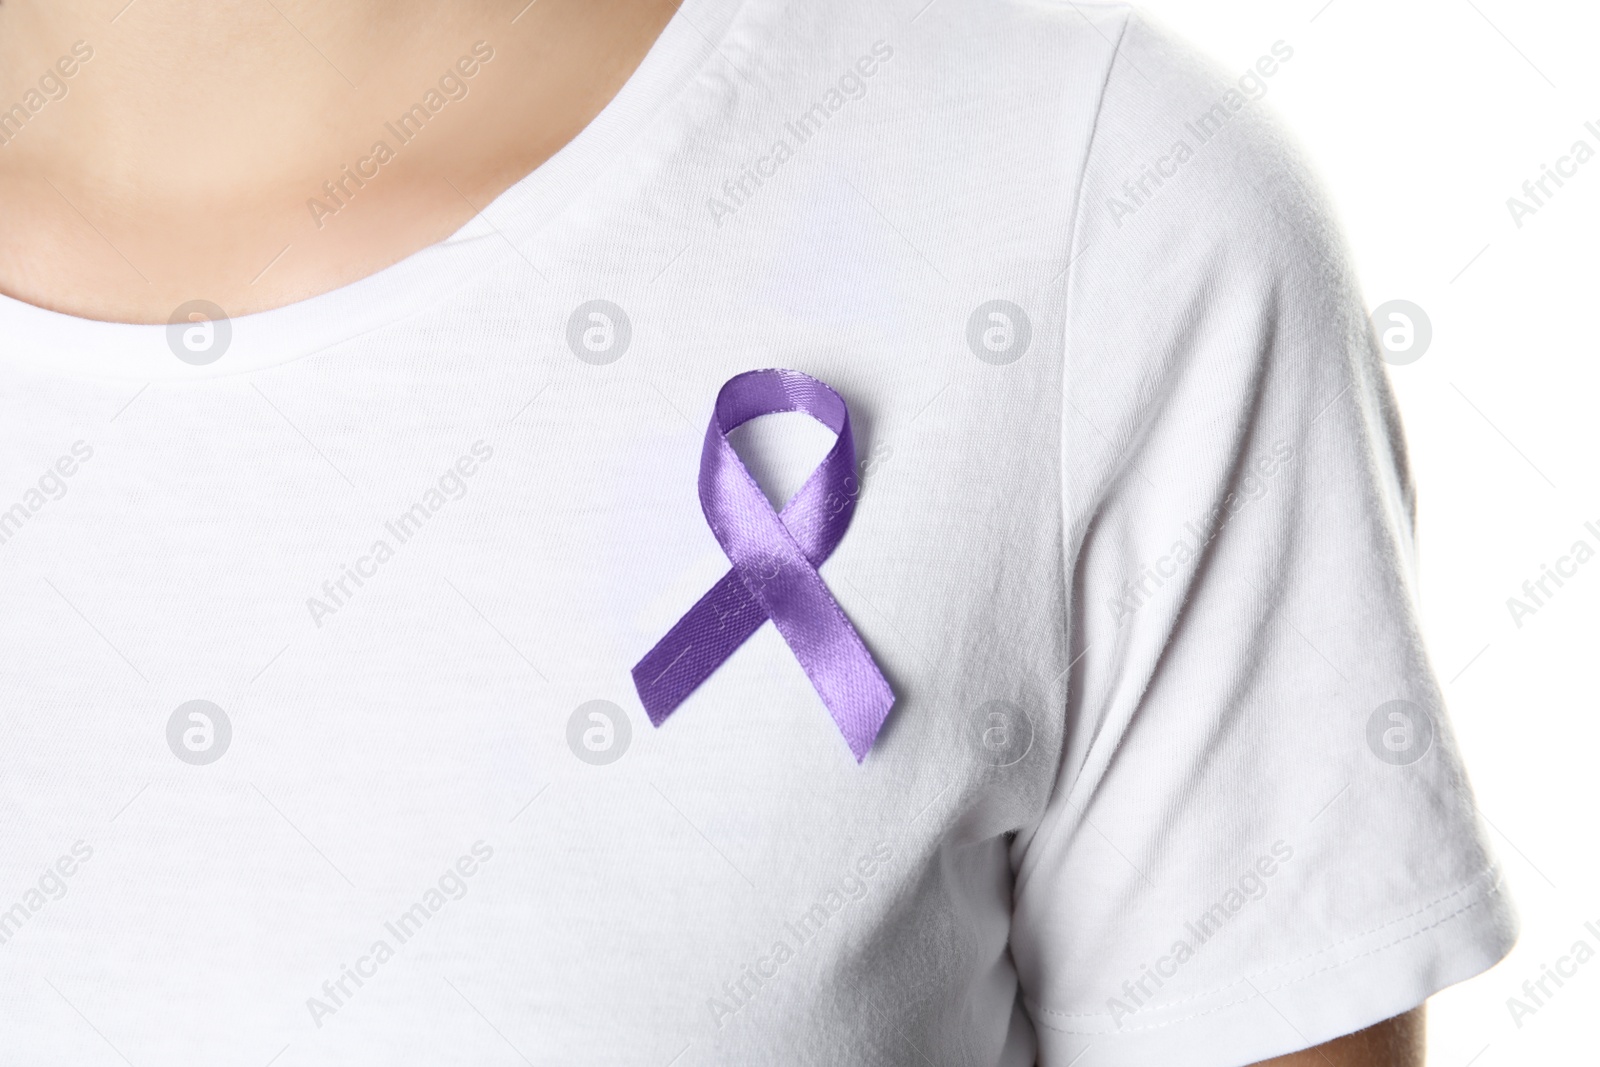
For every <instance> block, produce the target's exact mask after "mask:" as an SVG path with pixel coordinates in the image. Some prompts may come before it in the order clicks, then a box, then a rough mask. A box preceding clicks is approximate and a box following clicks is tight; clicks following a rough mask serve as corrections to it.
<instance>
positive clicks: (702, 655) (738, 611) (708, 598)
mask: <svg viewBox="0 0 1600 1067" xmlns="http://www.w3.org/2000/svg"><path fill="white" fill-rule="evenodd" d="M766 621H767V613H766V610H765V609H763V608H762V607H761V605H760V604H759V603H758V602H757V601H756V599H755V597H753V596H751V595H750V591H749V590H748V589H747V588H746V587H745V584H744V583H743V582H741V581H740V580H739V577H738V575H737V574H736V573H734V572H733V571H729V572H728V573H727V574H725V575H723V576H722V579H721V580H720V581H718V582H717V584H716V585H713V586H712V587H711V588H710V589H709V590H707V591H706V595H705V596H703V597H701V598H700V599H699V600H698V601H696V602H695V605H694V607H692V608H690V609H689V610H688V612H686V613H685V614H684V616H683V618H681V619H679V620H678V621H677V622H676V623H674V624H673V626H672V629H670V630H668V631H667V633H666V635H665V636H664V637H662V638H661V640H660V641H658V642H656V646H655V647H654V648H652V649H651V650H650V651H649V652H646V653H645V655H644V658H643V659H641V660H640V661H639V662H638V663H637V664H635V665H634V668H633V687H634V689H635V690H636V691H637V692H638V694H639V701H640V703H642V704H643V705H644V710H645V714H646V715H648V716H649V717H650V723H651V725H653V726H660V725H661V724H662V723H663V722H665V721H666V720H667V716H669V715H671V714H672V713H673V712H674V711H676V710H677V708H678V705H679V704H682V703H683V702H684V700H685V699H687V698H688V696H689V694H690V693H692V692H694V691H695V689H696V688H698V687H699V685H700V683H701V682H703V681H705V680H706V679H707V678H709V677H711V674H712V672H714V671H715V670H716V669H717V668H718V667H720V666H722V663H723V661H724V660H726V659H727V658H728V657H729V656H731V655H733V653H734V652H735V651H737V650H738V648H739V646H740V645H742V644H744V643H745V641H747V640H749V638H750V635H751V634H753V633H755V632H756V631H757V630H759V629H761V624H762V623H764V622H766Z"/></svg>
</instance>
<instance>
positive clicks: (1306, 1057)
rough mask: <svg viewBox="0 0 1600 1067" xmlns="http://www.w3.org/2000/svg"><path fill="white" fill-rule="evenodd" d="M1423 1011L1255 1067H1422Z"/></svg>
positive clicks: (1423, 1042)
mask: <svg viewBox="0 0 1600 1067" xmlns="http://www.w3.org/2000/svg"><path fill="white" fill-rule="evenodd" d="M1425 1011H1426V1008H1416V1009H1414V1010H1412V1011H1408V1012H1406V1013H1405V1014H1404V1015H1397V1016H1395V1017H1394V1018H1393V1019H1389V1020H1387V1021H1385V1022H1381V1023H1379V1024H1378V1025H1377V1026H1369V1027H1367V1028H1366V1029H1365V1030H1358V1031H1356V1032H1355V1033H1353V1034H1347V1035H1345V1036H1344V1037H1341V1038H1338V1039H1336V1040H1334V1041H1330V1042H1328V1043H1327V1044H1325V1045H1318V1046H1317V1047H1316V1048H1308V1049H1306V1050H1305V1051H1303V1052H1292V1053H1290V1054H1289V1055H1287V1056H1279V1057H1277V1058H1276V1059H1271V1060H1267V1061H1266V1062H1264V1063H1261V1064H1257V1065H1256V1067H1423V1062H1424V1058H1425V1049H1424V1045H1425V1038H1426V1034H1427V1027H1426V1020H1425V1016H1424V1013H1425Z"/></svg>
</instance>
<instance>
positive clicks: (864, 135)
mask: <svg viewBox="0 0 1600 1067" xmlns="http://www.w3.org/2000/svg"><path fill="white" fill-rule="evenodd" d="M918 6H919V5H916V4H912V5H898V6H897V7H896V8H894V9H891V8H890V7H888V6H885V5H875V4H854V3H847V2H845V0H827V2H821V3H811V4H782V3H776V2H773V0H688V2H687V3H685V5H684V6H683V9H682V10H681V12H680V13H679V14H678V16H677V17H676V18H675V19H674V20H673V22H672V24H671V25H670V26H669V27H668V29H667V30H666V32H665V34H664V35H663V36H662V38H661V40H660V41H659V43H658V44H657V45H656V46H655V48H654V50H653V51H652V52H651V53H650V55H649V56H648V58H647V59H646V60H645V62H644V64H643V66H642V67H641V68H640V69H639V71H638V72H637V74H636V75H635V76H634V77H633V79H632V80H631V81H630V82H629V83H628V84H627V85H626V87H625V88H624V89H623V90H622V92H621V94H620V95H619V96H618V97H617V98H616V100H615V101H614V102H613V103H612V104H611V105H610V106H609V107H607V108H606V109H605V111H604V112H603V113H602V114H601V115H600V116H599V117H598V118H597V119H596V121H595V122H594V123H593V124H592V125H591V126H590V127H589V128H587V129H586V130H585V131H584V132H583V133H582V134H581V135H580V136H579V137H578V138H577V139H576V140H575V141H574V142H572V144H570V145H569V146H567V147H566V148H565V149H564V150H562V151H561V152H560V153H559V154H558V155H557V156H556V157H555V158H554V159H553V160H551V161H550V163H548V164H547V165H546V166H544V167H541V168H540V169H539V170H538V171H537V172H536V173H534V174H532V175H530V176H529V177H528V178H527V179H526V180H524V181H523V182H521V183H520V184H518V185H517V186H515V187H514V188H512V189H511V190H509V191H508V192H507V193H505V195H503V196H502V197H500V198H499V199H498V200H496V201H495V202H494V203H493V204H492V205H491V206H490V207H489V208H488V209H487V210H486V211H485V212H484V214H483V215H482V216H481V217H480V218H478V219H476V220H474V221H473V222H472V223H471V224H469V225H468V226H466V227H465V228H464V229H462V230H461V232H460V233H458V234H457V235H456V236H454V237H452V238H451V239H450V240H448V241H445V242H443V243H442V244H439V245H437V246H435V247H432V248H428V249H426V250H424V251H421V252H419V253H417V254H416V255H414V256H412V257H410V258H408V259H406V260H404V261H403V262H401V263H399V264H397V265H395V266H394V267H391V268H389V269H387V270H384V271H382V272H381V273H379V274H377V275H375V276H374V277H371V278H368V279H366V280H364V281H362V282H359V283H357V284H354V285H351V286H348V287H346V288H343V289H340V290H338V291H336V292H332V293H328V294H325V295H323V296H319V297H316V298H314V299H311V300H307V301H305V302H304V303H301V304H296V305H293V306H290V307H286V308H281V309H278V310H274V311H269V312H265V313H262V314H258V315H250V316H245V317H241V318H237V319H234V320H232V321H231V322H225V323H214V324H212V325H210V326H207V325H205V324H204V323H198V324H196V323H191V322H188V321H186V320H180V322H179V325H178V326H176V327H173V328H172V329H171V330H169V329H168V328H166V327H163V326H128V325H112V324H104V323H98V322H89V321H83V320H78V319H74V318H70V317H67V316H62V315H58V314H54V313H49V312H45V311H41V310H39V309H37V308H33V307H29V306H25V305H22V304H20V303H18V302H16V301H10V300H0V337H3V344H0V602H3V603H4V604H5V611H4V612H0V649H3V663H4V669H3V671H0V709H3V710H0V715H3V719H4V727H5V729H4V744H3V745H0V790H3V791H4V811H5V816H4V822H3V824H0V825H3V828H4V829H3V847H0V1047H3V1048H4V1049H5V1054H4V1058H5V1059H6V1060H7V1061H8V1062H17V1063H28V1064H40V1065H45V1064H68V1063H70V1064H74V1065H88V1064H112V1063H119V1062H122V1061H123V1060H124V1059H125V1060H126V1061H127V1062H130V1063H133V1064H136V1065H140V1067H143V1065H146V1064H161V1063H169V1064H179V1063H188V1064H198V1063H231V1064H247V1065H248V1064H262V1065H264V1064H267V1063H273V1064H275V1065H277V1067H318V1065H339V1067H352V1065H367V1064H371V1065H383V1067H400V1065H412V1064H416V1065H422V1064H429V1065H432V1064H440V1063H459V1064H473V1065H475V1067H477V1065H489V1064H507V1065H509V1064H516V1063H524V1062H525V1063H539V1064H544V1063H561V1064H579V1063H581V1064H606V1065H612V1064H615V1065H624V1064H626V1065H629V1067H636V1065H640V1064H660V1065H667V1064H672V1065H674V1067H691V1065H696V1064H741V1065H748V1064H830V1065H831V1064H845V1063H849V1064H896V1065H900V1064H913V1063H919V1064H920V1063H932V1064H940V1065H956V1064H968V1065H981V1067H992V1065H1004V1067H1024V1065H1027V1064H1031V1063H1033V1062H1034V1061H1035V1057H1037V1061H1038V1062H1039V1063H1041V1064H1044V1065H1047V1067H1066V1065H1068V1064H1077V1065H1078V1067H1112V1065H1148V1064H1153V1063H1161V1064H1171V1065H1179V1064H1182V1065H1186V1067H1225V1065H1236V1064H1243V1063H1249V1062H1253V1061H1256V1060H1259V1059H1263V1058H1267V1057H1270V1056H1273V1055H1277V1054H1281V1053H1283V1052H1285V1051H1289V1050H1292V1049H1296V1048H1301V1047H1305V1046H1308V1045H1312V1044H1315V1043H1319V1042H1322V1041H1326V1040H1328V1039H1331V1038H1333V1037H1334V1036H1336V1035H1339V1034H1342V1033H1346V1032H1349V1031H1352V1030H1355V1029H1358V1028H1361V1027H1363V1026H1366V1025H1368V1024H1371V1023H1374V1022H1377V1021H1379V1020H1381V1019H1383V1018H1386V1017H1388V1016H1392V1015H1395V1014H1397V1013H1399V1012H1402V1011H1404V1010H1406V1009H1409V1008H1411V1007H1413V1006H1414V1005H1416V1004H1418V1003H1419V1002H1421V1001H1422V1000H1423V999H1424V998H1425V997H1427V996H1428V995H1429V994H1431V993H1433V992H1434V991H1436V990H1438V989H1440V988H1442V987H1444V986H1446V985H1449V984H1451V983H1453V982H1457V981H1460V980H1462V979H1464V978H1466V977H1468V976H1470V975H1473V974H1475V973H1477V972H1479V971H1481V970H1483V969H1484V968H1486V967H1488V966H1489V965H1490V964H1492V963H1493V962H1494V961H1495V960H1497V959H1499V958H1500V957H1501V956H1502V955H1503V954H1504V953H1505V952H1506V951H1507V949H1508V948H1509V946H1510V943H1511V941H1512V938H1513V936H1514V925H1515V924H1514V920H1513V918H1512V914H1511V910H1510V907H1509V905H1508V902H1507V900H1506V896H1505V894H1504V892H1503V890H1502V884H1501V876H1500V874H1499V871H1498V868H1497V867H1496V866H1495V864H1494V862H1493V860H1492V858H1491V857H1490V856H1489V854H1488V852H1487V849H1486V846H1485V842H1484V837H1483V835H1482V833H1481V831H1480V829H1479V825H1478V820H1477V818H1476V816H1475V813H1474V810H1473V802H1472V799H1471V794H1470V792H1469V789H1468V786H1467V783H1466V781H1465V779H1464V777H1463V774H1462V771H1461V768H1460V765H1459V761H1458V758H1457V754H1456V750H1455V747H1454V743H1453V741H1452V738H1451V736H1450V733H1449V729H1448V726H1447V724H1446V722H1445V721H1444V720H1443V719H1442V718H1441V717H1440V709H1441V699H1440V694H1439V689H1438V687H1437V685H1436V684H1435V682H1434V680H1433V677H1432V674H1431V671H1430V668H1429V665H1428V662H1427V657H1426V654H1425V652H1424V650H1423V646H1422V642H1421V640H1420V638H1419V635H1418V630H1417V614H1416V609H1415V598H1416V589H1415V587H1414V580H1413V576H1412V575H1413V570H1412V558H1411V556H1412V542H1411V526H1412V495H1411V488H1410V486H1409V484H1408V481H1407V476H1406V474H1405V464H1404V456H1403V451H1402V445H1401V443H1400V438H1399V434H1398V429H1397V424H1396V420H1395V412H1394V407H1393V403H1392V400H1391V398H1390V395H1389V392H1388V389H1387V387H1386V385H1385V382H1384V378H1383V375H1382V372H1381V364H1380V363H1379V362H1378V361H1377V359H1376V357H1375V355H1374V352H1373V346H1372V342H1371V339H1370V331H1369V328H1368V325H1367V322H1366V317H1365V314H1364V312H1363V310H1362V302H1361V298H1360V296H1359V293H1358V290H1357V288H1356V285H1355V282H1354V281H1353V279H1352V276H1351V272H1350V269H1349V262H1348V258H1347V256H1346V254H1345V252H1344V251H1343V249H1342V247H1341V245H1340V242H1339V239H1338V237H1337V236H1336V235H1335V233H1334V232H1333V228H1332V226H1331V224H1330V222H1329V220H1328V218H1327V214H1326V211H1325V209H1324V207H1323V202H1322V200H1321V199H1320V198H1319V196H1318V195H1317V194H1316V193H1315V192H1314V191H1313V190H1312V189H1311V188H1310V187H1309V183H1308V181H1307V178H1306V175H1305V172H1304V170H1303V169H1302V168H1301V166H1300V165H1299V164H1298V163H1297V162H1296V160H1295V157H1294V154H1293V152H1292V151H1291V150H1290V149H1288V148H1287V147H1286V146H1285V145H1284V144H1283V142H1282V141H1281V139H1280V136H1279V134H1277V133H1276V132H1275V128H1274V126H1273V125H1272V124H1271V122H1270V121H1269V120H1268V119H1267V117H1266V114H1265V109H1266V107H1267V106H1268V105H1267V103H1265V102H1263V101H1262V100H1261V99H1260V97H1262V96H1264V95H1266V94H1268V93H1269V91H1270V88H1271V85H1272V79H1273V78H1274V77H1282V76H1283V68H1284V67H1286V66H1292V64H1293V63H1294V58H1293V57H1294V42H1292V41H1283V42H1277V43H1275V44H1273V45H1271V46H1270V47H1269V48H1267V49H1264V50H1263V54H1262V58H1261V60H1260V61H1259V63H1258V64H1257V65H1255V66H1253V67H1252V68H1251V70H1250V71H1239V72H1234V71H1229V72H1222V73H1217V72H1214V71H1212V70H1211V69H1210V68H1209V67H1207V66H1205V65H1203V64H1199V63H1197V62H1196V60H1195V59H1194V58H1193V57H1192V56H1191V54H1190V53H1189V52H1188V51H1187V50H1186V49H1184V48H1183V47H1180V46H1178V45H1176V44H1174V43H1172V42H1171V41H1170V40H1168V39H1167V38H1166V37H1165V36H1163V35H1162V34H1161V33H1159V32H1157V31H1155V30H1153V29H1151V28H1150V27H1149V26H1148V25H1146V24H1145V23H1144V22H1142V21H1141V20H1140V19H1138V18H1137V17H1136V16H1135V15H1134V14H1133V13H1132V12H1131V11H1130V10H1129V9H1128V8H1126V7H1124V6H1121V5H1082V4H1066V3H1059V4H1058V3H1039V2H1021V0H1017V2H1006V3H978V2H973V0H941V2H939V3H935V4H931V5H926V6H923V7H922V9H921V10H920V12H919V11H916V10H913V9H914V8H916V7H918ZM493 71H494V68H493V67H490V68H488V69H486V70H485V71H483V73H482V75H481V76H483V77H492V76H493ZM452 106H456V105H452ZM466 106H470V101H469V102H468V104H467V105H466ZM422 135H423V136H425V135H426V132H425V131H424V133H423V134H422ZM380 180H381V179H380ZM339 222H340V220H339V219H338V217H337V216H335V217H333V218H330V219H325V220H324V223H325V225H326V226H336V225H338V224H339ZM309 225H310V223H309V222H308V227H309ZM195 296H196V298H197V299H203V298H204V297H205V294H203V293H197V294H195ZM595 301H604V302H606V303H600V304H597V303H594V302H595ZM180 354H181V355H182V357H183V358H179V357H180ZM207 360H209V362H207ZM769 366H779V367H789V368H793V369H796V370H801V371H804V372H806V373H808V374H812V375H815V376H816V377H818V378H820V379H822V380H823V381H825V382H827V383H829V384H830V385H832V386H833V387H834V388H836V389H838V390H839V391H840V393H841V394H842V395H843V396H844V398H845V399H846V401H847V402H848V404H849V406H850V412H851V416H852V421H853V423H854V427H855V433H856V440H857V451H858V468H859V470H860V472H861V489H860V497H859V506H858V507H857V509H856V511H855V514H854V518H853V521H852V524H851V526H850V528H849V530H848V532H847V533H846V534H845V536H844V539H843V541H842V542H841V543H840V544H839V546H838V548H837V550H836V551H835V552H834V554H833V555H832V557H831V558H829V559H828V560H827V561H826V562H825V563H824V564H822V566H821V568H820V573H821V575H822V577H823V579H824V581H825V582H826V585H827V588H828V590H829V591H830V592H831V594H832V595H833V597H834V598H835V599H836V600H837V602H838V604H839V605H840V606H841V607H842V608H843V610H844V612H845V613H846V615H847V616H848V617H849V619H850V620H851V621H852V622H853V624H854V626H855V628H856V629H857V631H858V632H859V633H860V635H861V637H862V639H863V641H864V642H865V644H866V646H867V648H868V649H869V650H870V651H871V653H872V655H873V657H874V659H875V660H876V662H877V663H878V665H879V666H880V667H881V669H882V671H883V674H884V676H885V677H886V678H887V679H888V681H889V683H890V685H891V686H892V688H893V690H894V693H895V695H896V703H895V706H894V709H893V711H892V713H891V715H890V717H889V719H888V723H887V725H886V727H885V728H884V730H883V732H882V734H881V735H880V736H879V737H878V739H877V742H876V744H875V746H874V747H873V748H872V750H871V752H870V754H869V755H868V756H867V757H866V759H865V761H864V762H863V763H861V764H859V765H858V764H857V763H856V761H855V760H854V759H853V758H852V757H851V755H850V751H849V749H848V747H847V746H846V744H845V742H844V739H843V738H842V737H841V735H840V732H839V730H838V729H837V728H836V727H835V725H834V723H833V721H832V720H831V719H830V718H829V716H828V714H827V711H826V709H825V708H824V707H823V705H822V703H821V701H820V699H819V698H818V695H817V692H816V691H815V689H814V688H813V687H812V685H811V684H810V682H809V680H808V678H807V677H806V674H805V672H804V670H803V669H802V668H801V666H800V665H799V663H798V662H797V661H796V658H795V656H794V654H793V653H792V652H791V651H790V649H789V648H788V646H787V645H786V644H785V643H784V641H783V639H782V638H781V636H780V635H779V634H778V633H777V631H776V630H775V629H774V627H773V626H771V625H766V626H763V627H762V629H761V630H760V631H758V632H757V633H756V634H755V635H754V636H753V637H752V638H750V639H749V640H748V641H747V642H745V644H744V645H743V646H742V647H740V648H739V649H738V650H737V651H736V652H735V653H734V654H733V655H732V656H731V657H730V658H729V659H728V660H727V662H726V663H725V664H723V666H722V667H721V668H720V669H718V670H717V671H716V672H715V673H714V674H713V675H712V676H711V677H710V678H709V680H708V681H706V682H705V683H704V684H703V685H702V686H700V688H699V689H698V690H696V691H695V692H694V693H693V695H692V696H690V697H689V699H688V700H687V701H685V702H684V704H683V705H682V706H681V707H680V708H678V710H677V711H676V712H675V713H674V714H673V715H672V716H671V717H670V718H669V719H667V721H666V722H665V723H664V724H663V725H662V726H661V727H659V728H656V727H652V726H651V725H650V724H649V722H648V721H647V720H646V718H645V716H644V713H643V710H642V707H641V705H640V703H639V700H638V697H637V695H636V693H635V691H634V688H633V684H632V681H631V679H630V676H629V670H630V668H631V667H632V666H633V664H634V663H635V662H637V661H638V660H639V658H640V657H641V656H642V655H643V654H644V653H645V652H646V651H647V650H649V649H650V648H651V647H652V646H653V645H654V644H655V643H656V641H657V640H659V639H660V638H661V637H662V635H663V634H664V633H665V632H666V631H667V629H668V628H669V627H670V626H671V625H672V623H673V622H674V621H675V620H677V619H678V618H679V617H680V616H681V615H682V614H683V613H684V612H685V611H687V610H688V608H689V607H690V606H691V605H692V604H693V603H694V602H695V601H696V600H697V599H698V598H699V597H700V595H701V594H702V593H704V592H705V591H706V590H707V589H708V588H709V587H710V586H711V585H712V584H713V583H714V582H716V581H717V580H718V579H719V578H720V577H721V576H722V575H723V574H724V573H725V572H726V571H727V569H728V560H727V558H726V557H725V556H724V555H723V553H722V551H721V550H720V548H719V547H718V544H717V542H716V540H715V538H714V537H713V536H712V533H711V531H710V530H709V529H708V528H707V525H706V520H705V517H704V515H703V514H702V512H701V506H700V501H699V498H698V495H697V492H696V479H697V476H698V470H699V463H700V453H701V444H702V438H703V435H704V432H705V426H706V422H707V420H708V418H709V416H710V411H711V404H712V401H713V398H714V397H715V396H716V393H717V390H718V388H719V387H720V386H721V384H722V383H723V382H724V381H726V380H727V379H728V378H730V377H731V376H733V375H734V374H737V373H739V372H741V371H744V370H749V369H752V368H757V367H769ZM831 440H832V436H831V434H830V433H829V432H828V431H826V430H825V429H823V428H822V427H821V426H819V425H817V424H815V423H813V422H811V421H810V420H808V419H807V418H806V417H805V416H803V415H778V416H771V417H768V418H765V419H762V420H759V421H758V422H756V423H754V424H752V425H751V426H750V427H749V429H748V431H740V432H739V433H737V434H735V442H736V444H737V445H738V447H739V448H740V449H741V452H742V454H743V455H744V457H745V458H746V461H747V462H748V463H749V464H750V466H751V467H752V469H754V470H756V471H757V472H758V473H759V475H760V477H761V478H762V480H763V485H764V487H765V488H766V489H767V490H768V491H769V493H771V494H772V495H773V497H774V499H776V500H778V501H780V502H781V500H782V499H784V498H785V497H786V496H787V494H788V493H789V492H792V491H793V490H794V489H795V488H796V487H797V486H798V485H799V484H800V482H801V480H803V479H804V477H805V476H806V475H807V474H808V473H809V472H810V471H811V469H812V468H813V467H814V466H815V465H816V463H817V461H818V459H819V458H820V457H821V455H822V453H823V452H824V451H825V450H826V448H827V447H828V446H829V444H830V442H831ZM193 702H200V703H193ZM596 702H599V703H596ZM119 1057H120V1059H119Z"/></svg>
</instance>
